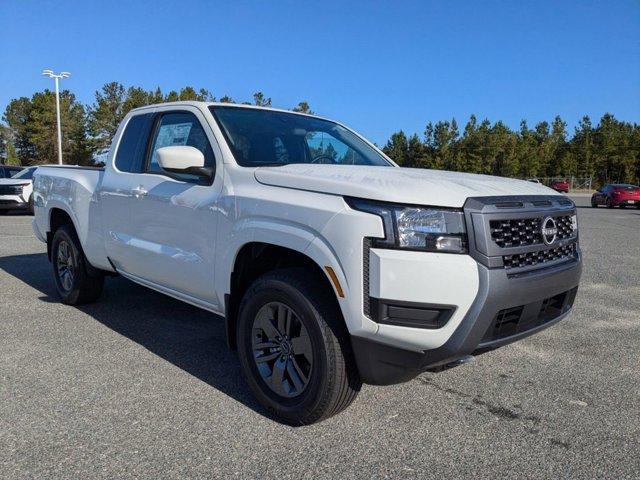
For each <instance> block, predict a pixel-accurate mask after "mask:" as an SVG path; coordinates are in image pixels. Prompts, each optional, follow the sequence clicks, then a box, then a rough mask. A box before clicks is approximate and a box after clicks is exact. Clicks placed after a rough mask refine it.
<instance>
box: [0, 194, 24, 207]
mask: <svg viewBox="0 0 640 480" xmlns="http://www.w3.org/2000/svg"><path fill="white" fill-rule="evenodd" d="M26 208H29V202H26V201H25V200H24V199H23V198H22V197H21V196H20V195H0V210H22V209H26Z"/></svg>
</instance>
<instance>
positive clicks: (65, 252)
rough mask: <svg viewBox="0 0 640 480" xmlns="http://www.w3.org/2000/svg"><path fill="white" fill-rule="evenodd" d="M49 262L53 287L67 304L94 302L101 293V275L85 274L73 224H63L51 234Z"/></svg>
mask: <svg viewBox="0 0 640 480" xmlns="http://www.w3.org/2000/svg"><path fill="white" fill-rule="evenodd" d="M51 265H52V266H53V278H54V281H55V284H56V290H57V291H58V295H59V296H60V299H61V300H62V303H65V304H67V305H82V304H84V303H91V302H94V301H96V300H97V299H98V297H100V295H101V294H102V287H103V286H104V276H103V275H95V274H94V275H89V273H88V272H87V266H88V262H87V258H86V257H85V255H84V252H83V251H82V246H81V245H80V241H79V240H78V236H77V235H76V232H75V231H74V230H73V227H71V226H69V225H63V226H61V227H60V228H58V229H57V230H56V231H55V233H54V234H53V240H52V241H51Z"/></svg>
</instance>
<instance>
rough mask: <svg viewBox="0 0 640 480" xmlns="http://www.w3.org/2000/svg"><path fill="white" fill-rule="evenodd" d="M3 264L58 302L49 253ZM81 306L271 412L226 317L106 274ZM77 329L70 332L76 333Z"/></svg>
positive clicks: (184, 367) (0, 259)
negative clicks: (248, 380)
mask: <svg viewBox="0 0 640 480" xmlns="http://www.w3.org/2000/svg"><path fill="white" fill-rule="evenodd" d="M0 268H1V269H2V270H4V271H5V272H7V273H8V274H10V275H12V276H14V277H15V278H17V279H19V280H21V281H23V282H25V283H26V284H28V285H30V286H31V287H33V288H35V289H36V290H38V291H39V292H41V293H42V296H41V297H39V299H40V300H41V301H44V302H55V303H58V302H59V300H58V297H57V294H56V291H55V287H54V285H53V279H52V278H51V264H50V263H49V261H48V260H47V257H46V254H44V253H40V254H27V255H14V256H8V257H0ZM67 308H78V309H79V310H81V311H82V312H84V313H86V314H87V315H90V316H91V317H93V318H94V319H95V320H97V321H98V322H100V323H101V324H103V325H105V326H106V327H109V328H110V329H112V330H113V331H115V332H117V333H119V334H120V335H123V336H125V337H127V338H129V339H131V340H133V341H134V342H136V343H138V344H140V345H142V346H143V347H144V348H146V349H147V350H149V351H150V352H152V353H154V354H156V355H158V356H159V357H161V358H163V359H164V360H166V361H168V362H171V363H172V364H173V365H175V366H177V367H179V368H181V369H182V370H184V371H185V372H187V373H189V374H191V375H193V376H194V377H196V378H198V379H200V380H202V381H203V382H206V383H207V384H209V385H211V386H212V387H214V388H216V389H217V390H219V391H221V392H223V393H225V394H226V395H228V396H230V397H231V398H233V399H235V400H237V401H239V402H242V403H243V404H244V405H246V406H247V407H249V408H251V409H253V410H254V411H255V412H257V413H259V414H261V415H264V416H267V417H269V418H271V417H270V416H269V415H268V413H267V411H266V410H264V409H263V408H262V407H261V406H260V405H259V404H258V403H257V402H256V400H255V399H254V397H253V396H252V394H251V392H250V391H249V388H248V387H247V386H246V384H245V382H244V380H243V378H242V375H241V371H240V363H239V361H238V359H237V356H236V355H235V353H233V352H231V351H230V350H229V349H228V347H227V344H226V337H225V327H224V319H223V318H222V317H219V316H217V315H214V314H212V313H209V312H206V311H204V310H201V309H199V308H196V307H192V306H191V305H188V304H186V303H184V302H181V301H178V300H175V299H173V298H170V297H167V296H166V295H162V294H160V293H157V292H155V291H153V290H150V289H148V288H144V287H142V286H139V285H138V284H136V283H133V282H130V281H129V280H126V279H124V278H122V277H114V278H107V280H106V282H105V289H104V293H103V296H102V297H101V299H100V300H99V301H98V302H97V303H94V304H90V305H83V306H81V307H67ZM72 334H73V332H70V335H72Z"/></svg>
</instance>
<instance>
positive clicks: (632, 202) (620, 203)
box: [612, 198, 640, 207]
mask: <svg viewBox="0 0 640 480" xmlns="http://www.w3.org/2000/svg"><path fill="white" fill-rule="evenodd" d="M612 203H613V205H615V206H616V207H640V200H638V199H636V198H619V199H616V198H614V199H613V202H612Z"/></svg>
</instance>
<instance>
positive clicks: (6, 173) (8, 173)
mask: <svg viewBox="0 0 640 480" xmlns="http://www.w3.org/2000/svg"><path fill="white" fill-rule="evenodd" d="M23 169H24V167H19V166H14V165H0V178H11V177H13V176H14V175H15V174H16V173H18V172H19V171H21V170H23Z"/></svg>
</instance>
